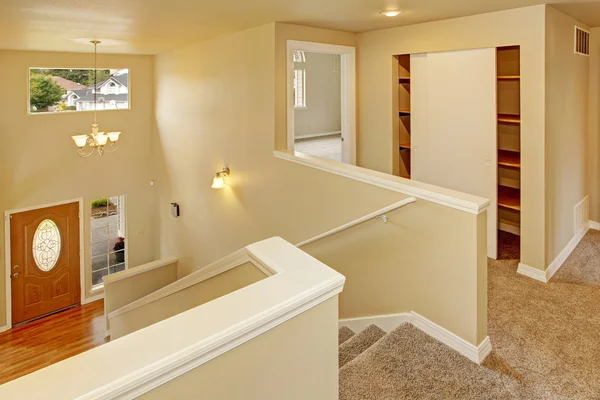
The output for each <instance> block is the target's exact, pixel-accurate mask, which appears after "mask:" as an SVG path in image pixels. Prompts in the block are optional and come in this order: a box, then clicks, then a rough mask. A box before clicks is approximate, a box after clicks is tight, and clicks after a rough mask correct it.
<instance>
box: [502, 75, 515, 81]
mask: <svg viewBox="0 0 600 400" xmlns="http://www.w3.org/2000/svg"><path fill="white" fill-rule="evenodd" d="M519 79H521V75H500V76H498V80H499V81H516V80H519Z"/></svg>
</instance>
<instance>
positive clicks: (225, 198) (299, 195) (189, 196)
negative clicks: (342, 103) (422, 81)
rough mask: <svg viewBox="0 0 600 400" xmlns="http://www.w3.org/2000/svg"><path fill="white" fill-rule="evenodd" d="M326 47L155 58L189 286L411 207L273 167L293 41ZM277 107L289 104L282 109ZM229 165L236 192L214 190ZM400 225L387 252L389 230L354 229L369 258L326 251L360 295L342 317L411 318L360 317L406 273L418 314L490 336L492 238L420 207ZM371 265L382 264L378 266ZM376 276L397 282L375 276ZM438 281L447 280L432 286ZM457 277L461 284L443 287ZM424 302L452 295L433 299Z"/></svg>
mask: <svg viewBox="0 0 600 400" xmlns="http://www.w3.org/2000/svg"><path fill="white" fill-rule="evenodd" d="M322 37H329V39H330V40H333V39H332V37H330V36H329V35H328V32H327V31H321V30H318V29H317V30H311V29H309V28H304V27H295V26H287V25H282V24H275V25H272V24H271V25H266V26H263V27H259V28H255V29H251V30H247V31H244V32H238V33H236V34H232V35H228V36H223V37H219V38H215V39H212V40H209V41H204V42H200V43H196V44H193V45H190V46H187V47H184V48H181V49H178V50H174V51H171V52H168V53H164V54H161V55H159V56H158V57H157V64H156V99H157V101H156V116H157V124H158V135H157V137H156V140H157V144H156V146H154V148H155V150H156V151H157V154H156V157H157V160H158V162H160V163H161V164H162V165H161V166H160V169H161V170H163V171H164V173H163V174H162V175H161V176H160V177H159V178H158V179H157V188H158V190H159V194H160V198H159V200H158V202H159V206H160V208H161V209H163V208H165V207H167V205H168V203H169V202H171V201H177V202H179V204H180V205H181V207H182V208H181V213H182V214H181V217H180V218H178V219H173V218H171V217H170V216H169V215H168V214H166V213H161V214H160V216H161V219H160V234H161V240H160V244H161V253H162V254H163V255H167V254H176V255H177V256H178V263H179V265H180V275H185V274H188V273H190V272H192V271H194V270H196V269H197V268H199V267H202V266H205V265H207V264H209V263H210V262H212V261H215V260H217V259H219V258H221V257H223V256H225V255H227V254H229V253H231V252H233V251H235V250H237V249H239V248H241V247H243V246H245V245H247V244H248V243H252V242H256V241H258V240H260V239H263V238H266V237H269V236H273V235H277V236H281V237H283V238H284V239H286V240H288V241H289V242H291V243H298V242H300V241H302V240H306V239H308V238H311V237H313V236H316V235H317V234H320V233H322V232H325V231H327V230H330V229H333V228H335V227H337V226H340V225H342V224H345V223H347V222H349V221H351V220H353V219H356V218H358V217H361V216H363V215H365V214H368V213H370V212H373V211H375V210H377V209H379V208H382V207H384V206H387V205H390V204H392V203H393V202H396V201H398V200H401V199H403V198H405V197H406V196H404V195H402V194H400V193H396V192H391V191H388V190H386V189H382V188H379V187H375V186H372V185H368V184H365V183H361V182H357V181H354V180H350V179H347V178H343V177H340V176H337V175H333V174H330V173H326V172H323V171H320V170H317V169H313V168H309V167H306V166H302V165H298V164H293V163H290V162H288V161H283V160H280V159H276V158H275V157H274V156H273V137H274V136H275V135H276V132H277V136H278V137H279V133H283V135H284V136H285V132H286V128H285V115H286V108H285V104H284V103H285V90H284V89H285V68H286V64H285V56H284V54H285V39H286V38H290V39H295V40H316V41H318V40H319V38H322ZM333 37H336V36H335V35H333ZM338 37H340V35H339V34H338ZM341 37H343V38H346V39H349V38H352V37H353V36H352V35H346V34H343V35H341ZM338 44H345V45H347V44H349V42H348V40H346V41H344V40H340V43H338ZM350 44H351V43H350ZM274 46H275V47H274ZM239 60H244V62H240V61H239ZM273 76H275V79H273ZM248 77H252V79H248ZM282 89H283V95H282ZM273 93H275V95H273ZM278 98H279V99H280V101H282V102H283V103H276V100H277V99H278ZM174 99H180V100H183V101H182V102H181V103H179V104H182V105H178V106H176V105H175V104H173V100H174ZM281 105H283V107H280V106H281ZM232 110H235V118H233V117H232ZM274 120H275V121H276V123H275V125H273V124H272V121H274ZM284 143H285V142H284ZM224 164H227V165H228V166H229V167H230V168H231V170H232V174H231V176H230V177H229V178H227V186H226V187H225V188H224V189H222V190H218V191H217V190H213V189H211V188H210V183H211V179H212V176H213V174H214V173H215V171H217V170H220V169H221V168H222V166H223V165H224ZM390 178H391V179H396V178H394V177H390ZM398 179H399V178H398ZM433 189H434V190H435V188H433ZM323 204H335V205H336V206H335V207H323V206H322V205H323ZM398 215H399V216H402V218H401V219H398V220H396V224H398V225H399V226H400V227H399V228H397V229H398V231H397V234H398V235H400V236H397V235H396V236H392V237H393V238H396V239H397V240H394V241H392V240H391V239H388V240H386V241H384V242H383V243H385V244H386V245H385V247H383V245H382V244H380V243H379V241H378V239H379V235H381V234H382V233H383V232H386V231H387V229H392V226H391V225H390V226H389V227H386V226H381V225H377V224H371V228H369V227H359V228H356V229H357V230H359V231H360V230H361V229H365V232H364V233H361V234H360V237H361V239H362V240H363V241H364V242H363V243H362V245H363V246H365V247H359V248H361V249H363V250H364V252H363V253H362V254H361V255H360V257H359V256H358V255H356V252H350V247H351V246H353V245H355V244H356V243H355V240H352V239H350V240H349V241H348V242H347V241H341V242H340V245H344V247H343V250H340V249H336V248H335V246H336V244H335V243H337V242H335V243H334V248H332V249H331V250H332V253H329V252H325V253H322V252H319V257H323V260H324V261H325V262H326V263H329V262H330V261H331V262H332V263H335V265H336V266H337V267H338V268H340V271H342V272H348V273H350V271H352V273H353V275H352V281H350V280H349V281H348V282H347V287H354V288H355V289H354V290H350V291H349V292H348V295H344V296H345V297H344V300H343V303H342V308H343V310H344V311H343V313H344V315H346V316H350V315H376V314H377V313H379V312H380V311H382V310H392V309H396V310H398V311H397V312H399V311H404V310H403V303H402V295H403V294H401V293H399V294H393V295H392V297H390V298H379V299H378V300H377V301H373V302H372V303H371V302H368V304H367V305H368V306H364V307H360V302H361V301H363V300H364V294H363V293H362V292H361V291H360V290H359V289H357V288H364V289H365V291H366V292H367V293H371V292H372V291H376V290H377V289H376V288H377V287H381V288H382V289H381V290H382V291H383V290H384V288H386V290H385V293H390V291H393V287H391V288H390V285H391V282H392V281H391V280H389V276H396V277H399V276H397V274H399V271H394V269H396V268H398V266H397V265H402V266H403V268H405V269H403V270H402V271H404V272H406V274H408V275H409V276H410V277H412V278H411V279H412V280H411V281H410V282H412V283H413V284H414V287H415V289H414V290H415V292H414V293H413V294H414V296H415V301H414V303H413V304H411V306H412V307H413V309H414V310H415V311H418V312H421V313H423V315H425V316H427V317H428V318H431V319H432V320H433V321H434V322H436V323H439V324H441V325H442V326H445V327H448V329H451V330H453V331H455V332H457V334H460V335H464V337H465V339H466V340H469V341H470V342H472V343H476V342H477V339H478V338H480V337H482V336H483V337H485V334H486V332H487V327H485V325H486V324H485V323H482V322H481V319H482V318H483V319H485V312H486V311H485V305H482V304H479V303H478V302H485V299H486V297H485V293H486V291H487V286H486V283H485V280H481V281H479V280H478V277H479V276H481V274H484V273H485V268H486V264H485V248H484V249H483V252H484V253H483V258H482V256H481V255H480V254H479V251H480V249H479V247H477V243H479V240H483V241H484V242H485V228H484V229H483V230H478V229H477V227H478V225H477V218H476V217H475V216H474V215H472V214H468V213H465V212H462V211H457V210H455V209H452V208H449V207H443V206H440V205H436V204H433V203H430V202H427V201H421V200H420V201H418V202H417V203H416V204H411V205H409V206H407V208H406V211H403V212H401V213H400V212H399V214H398ZM449 227H452V229H451V230H450V231H448V230H447V229H449ZM374 232H375V233H377V234H375V235H372V233H374ZM456 232H462V233H464V234H465V235H466V236H468V237H470V238H472V239H473V240H472V241H471V242H470V243H468V244H464V243H463V242H462V241H460V242H461V243H458V242H457V240H456V238H459V237H461V236H460V235H456ZM411 235H412V237H413V238H412V239H409V237H410V236H411ZM376 238H377V239H376ZM426 238H429V241H428V240H427V239H426ZM332 243H333V242H332ZM333 250H336V251H333ZM345 252H349V253H348V254H353V255H355V256H356V257H354V258H355V262H354V263H353V264H352V265H345V261H346V260H347V256H346V255H345V254H344V253H345ZM315 254H317V253H315ZM391 254H394V255H396V254H398V255H399V256H401V257H399V258H395V257H390V255H391ZM436 254H437V255H439V257H442V255H443V256H444V257H442V258H437V256H436ZM371 258H372V259H374V260H377V263H381V265H374V263H373V262H372V261H369V260H371ZM421 258H422V260H421V261H417V260H420V259H421ZM386 259H387V260H388V261H386ZM482 260H483V261H482ZM434 264H436V265H434ZM342 267H343V268H342ZM334 268H335V267H334ZM369 268H376V269H377V270H378V271H383V272H386V271H387V272H388V273H389V274H390V275H387V274H383V275H378V274H369ZM482 269H483V270H482ZM433 270H435V271H436V272H438V273H439V275H435V274H434V275H430V273H432V271H433ZM364 274H369V275H371V276H372V277H371V281H370V283H369V284H367V285H366V286H364V287H361V286H360V283H359V282H357V281H355V280H356V279H359V280H360V279H362V276H364ZM453 274H456V276H457V277H458V276H460V277H462V278H464V280H463V281H462V283H459V282H458V281H457V283H456V285H457V286H455V287H445V286H447V285H446V281H447V279H448V276H452V275H453ZM432 276H433V278H432ZM438 278H439V279H438ZM407 279H408V278H407ZM400 284H401V283H398V285H400ZM369 285H370V286H369ZM407 285H408V283H407ZM392 286H393V285H392ZM432 287H433V288H435V290H432V289H431V288H432ZM416 288H421V289H423V292H422V293H421V292H418V291H417V289H416ZM344 293H346V292H344ZM411 293H412V292H411ZM427 293H429V294H431V295H432V296H433V295H435V294H439V293H444V295H441V296H437V297H432V298H428V297H427V295H426V294H427ZM481 310H484V311H483V314H484V315H481ZM390 312H391V311H390ZM463 322H464V324H463ZM477 324H481V326H480V327H477ZM484 328H485V329H484ZM477 344H478V343H477Z"/></svg>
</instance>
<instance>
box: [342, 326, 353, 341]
mask: <svg viewBox="0 0 600 400" xmlns="http://www.w3.org/2000/svg"><path fill="white" fill-rule="evenodd" d="M354 335H355V333H354V332H353V331H352V329H350V328H348V327H347V326H342V327H341V328H340V329H339V331H338V345H341V344H342V343H344V342H346V341H348V340H349V339H350V338H352V337H353V336H354Z"/></svg>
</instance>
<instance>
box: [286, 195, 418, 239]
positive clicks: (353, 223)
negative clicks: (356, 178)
mask: <svg viewBox="0 0 600 400" xmlns="http://www.w3.org/2000/svg"><path fill="white" fill-rule="evenodd" d="M415 201H417V199H415V198H414V197H409V198H407V199H404V200H401V201H398V202H396V203H394V204H392V205H389V206H387V207H384V208H382V209H379V210H377V211H374V212H372V213H370V214H367V215H365V216H364V217H360V218H357V219H355V220H354V221H350V222H348V223H347V224H344V225H341V226H338V227H337V228H334V229H331V230H329V231H327V232H325V233H322V234H320V235H317V236H315V237H313V238H311V239H308V240H305V241H303V242H301V243H298V244H297V245H296V247H302V246H306V245H307V244H310V243H313V242H316V241H317V240H320V239H323V238H326V237H327V236H331V235H333V234H336V233H338V232H341V231H345V230H346V229H350V228H352V227H353V226H356V225H359V224H362V223H363V222H366V221H368V220H370V219H373V218H376V217H379V216H380V215H383V214H385V213H387V212H390V211H394V210H396V209H398V208H402V207H404V206H406V205H408V204H410V203H414V202H415Z"/></svg>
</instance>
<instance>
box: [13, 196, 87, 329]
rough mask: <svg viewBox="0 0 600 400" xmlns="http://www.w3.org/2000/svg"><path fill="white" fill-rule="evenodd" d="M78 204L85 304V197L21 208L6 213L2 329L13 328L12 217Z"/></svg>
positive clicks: (81, 282) (80, 279)
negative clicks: (3, 324) (4, 316)
mask: <svg viewBox="0 0 600 400" xmlns="http://www.w3.org/2000/svg"><path fill="white" fill-rule="evenodd" d="M70 203H78V204H79V284H80V286H81V290H80V292H81V299H80V301H81V304H84V303H85V255H84V249H85V247H84V224H83V221H84V212H83V197H78V198H76V199H70V200H64V201H57V202H54V203H47V204H42V205H39V206H32V207H25V208H19V209H16V210H8V211H5V212H4V250H5V251H4V258H5V259H4V268H5V275H4V277H5V279H6V282H5V284H6V325H5V326H4V327H2V329H6V330H8V329H10V328H12V286H11V279H12V278H11V275H12V273H11V270H12V263H11V259H10V253H11V248H10V216H11V215H13V214H19V213H22V212H26V211H33V210H39V209H41V208H48V207H54V206H61V205H64V204H70Z"/></svg>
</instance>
